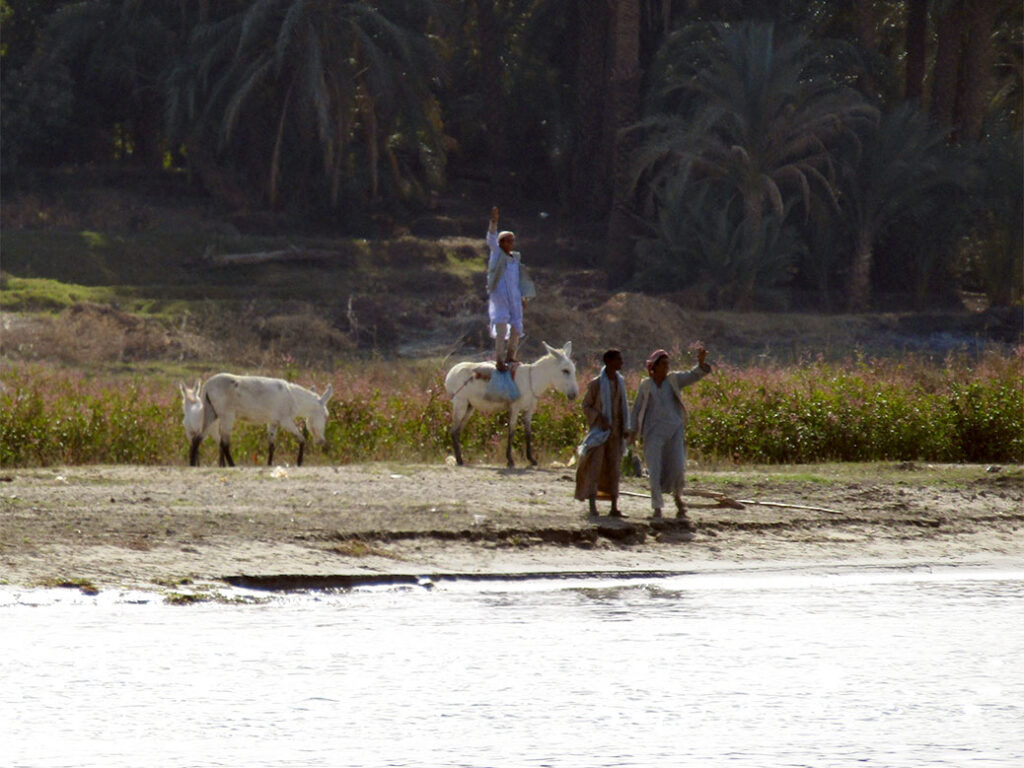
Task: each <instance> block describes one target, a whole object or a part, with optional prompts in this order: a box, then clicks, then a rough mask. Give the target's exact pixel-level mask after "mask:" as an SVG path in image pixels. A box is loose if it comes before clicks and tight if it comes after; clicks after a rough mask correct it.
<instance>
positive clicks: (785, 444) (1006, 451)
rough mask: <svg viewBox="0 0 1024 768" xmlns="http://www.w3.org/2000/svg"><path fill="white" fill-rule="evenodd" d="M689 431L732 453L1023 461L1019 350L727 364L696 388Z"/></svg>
mask: <svg viewBox="0 0 1024 768" xmlns="http://www.w3.org/2000/svg"><path fill="white" fill-rule="evenodd" d="M690 391H691V392H693V393H694V394H693V398H692V399H691V401H690V404H691V406H692V411H693V412H694V418H693V423H692V425H691V429H690V433H689V436H688V440H689V442H690V444H691V445H692V446H694V447H695V448H696V449H697V450H698V452H700V453H701V454H703V455H709V456H717V457H721V458H731V459H733V460H736V461H747V462H763V463H804V462H816V461H884V460H914V459H917V460H926V461H945V462H963V461H1005V462H1018V463H1019V462H1022V461H1024V388H1022V379H1021V359H1020V357H1019V356H1017V357H1009V358H1005V357H999V356H994V355H993V356H987V357H985V358H983V359H982V360H980V361H977V362H975V363H973V364H970V365H968V364H967V363H964V362H958V361H956V360H954V359H952V358H950V359H947V360H946V361H945V364H944V365H943V366H941V367H937V366H934V365H932V364H928V363H924V362H922V361H918V360H909V361H905V362H903V363H892V362H883V361H864V360H859V361H852V362H847V363H844V364H841V365H835V364H825V363H822V362H816V363H809V364H805V365H801V366H795V367H790V368H758V367H754V368H748V369H733V368H729V367H724V368H722V369H720V370H719V371H717V372H716V375H714V376H711V377H708V378H707V379H705V380H704V381H703V382H702V383H701V384H700V385H698V386H697V387H696V388H695V389H693V390H690Z"/></svg>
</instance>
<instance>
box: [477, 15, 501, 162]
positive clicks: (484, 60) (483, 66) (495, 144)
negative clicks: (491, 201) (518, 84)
mask: <svg viewBox="0 0 1024 768" xmlns="http://www.w3.org/2000/svg"><path fill="white" fill-rule="evenodd" d="M494 5H495V0H476V25H477V30H478V34H479V36H480V99H481V102H482V103H483V107H484V124H485V126H486V128H487V142H488V147H487V150H488V155H489V158H488V159H489V161H490V165H491V167H498V168H500V167H503V166H505V165H507V161H508V137H507V135H506V133H505V98H504V96H505V88H504V77H503V73H502V68H501V34H500V30H499V29H498V23H497V19H496V18H495V16H494Z"/></svg>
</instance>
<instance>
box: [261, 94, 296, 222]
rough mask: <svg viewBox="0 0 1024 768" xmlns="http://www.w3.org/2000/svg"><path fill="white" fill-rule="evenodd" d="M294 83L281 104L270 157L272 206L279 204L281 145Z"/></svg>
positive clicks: (269, 189)
mask: <svg viewBox="0 0 1024 768" xmlns="http://www.w3.org/2000/svg"><path fill="white" fill-rule="evenodd" d="M294 86H295V84H294V83H292V84H291V85H289V86H288V91H287V92H286V93H285V95H284V104H282V105H281V117H280V118H279V119H278V121H277V136H276V137H275V138H274V152H273V154H272V155H271V157H270V176H269V178H268V179H267V200H268V202H269V203H270V207H271V208H275V207H276V206H277V182H278V179H279V178H280V177H281V145H282V144H283V143H284V124H285V118H287V117H288V105H289V104H291V101H292V88H293V87H294Z"/></svg>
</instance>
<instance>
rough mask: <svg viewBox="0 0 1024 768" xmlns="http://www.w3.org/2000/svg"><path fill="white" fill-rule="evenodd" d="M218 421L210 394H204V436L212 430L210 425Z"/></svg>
mask: <svg viewBox="0 0 1024 768" xmlns="http://www.w3.org/2000/svg"><path fill="white" fill-rule="evenodd" d="M216 420H217V411H216V409H215V408H214V407H213V402H212V401H211V400H210V393H209V392H203V434H204V435H205V434H206V433H207V431H208V430H209V429H210V425H211V424H213V422H215V421H216Z"/></svg>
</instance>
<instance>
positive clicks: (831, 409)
mask: <svg viewBox="0 0 1024 768" xmlns="http://www.w3.org/2000/svg"><path fill="white" fill-rule="evenodd" d="M1021 373H1022V361H1021V359H1020V358H1019V357H999V356H996V355H989V356H987V357H985V358H984V359H982V360H981V361H980V362H976V363H971V364H969V363H967V362H962V361H954V360H949V361H946V363H945V364H944V365H943V366H941V367H939V366H935V365H933V364H930V363H926V362H924V361H914V360H905V361H903V362H902V363H894V362H886V361H875V362H870V361H858V362H853V363H847V364H844V365H835V364H827V363H815V364H811V365H805V366H790V367H784V368H750V369H730V368H721V369H718V370H717V371H716V373H715V375H713V376H711V377H709V378H708V379H705V380H704V381H703V382H701V383H700V384H699V385H697V386H696V387H694V388H692V389H690V390H687V393H686V394H687V397H686V401H687V405H688V407H689V409H690V413H691V422H690V427H689V431H688V445H689V449H690V454H691V456H692V457H694V458H697V459H699V460H702V461H722V460H725V461H731V462H757V463H766V464H774V463H814V462H819V461H856V462H867V461H936V462H1009V463H1024V385H1022V381H1024V378H1022V375H1021ZM320 378H321V380H324V381H326V380H330V381H331V382H332V383H333V385H334V388H335V392H336V396H335V398H334V399H333V400H332V401H331V405H330V411H331V419H330V422H329V423H328V428H327V443H326V446H325V447H324V448H323V449H319V448H317V449H313V450H312V451H310V452H309V453H307V455H308V457H309V459H308V460H309V461H310V462H311V463H318V464H329V463H342V464H344V463H351V462H362V461H375V460H387V461H427V462H431V461H441V460H442V459H443V458H444V457H445V456H446V455H447V454H448V451H449V438H448V424H449V419H450V407H449V404H448V398H447V396H446V394H445V392H444V388H443V384H442V383H441V379H442V378H443V375H442V372H441V371H440V370H439V369H437V368H435V367H432V366H427V365H423V364H405V365H401V364H393V363H392V364H387V365H385V364H383V363H380V364H368V365H365V366H361V367H360V366H356V365H354V364H352V365H349V366H347V367H343V368H341V369H339V370H337V371H335V372H334V373H333V374H330V375H329V374H326V373H325V374H321V375H320ZM628 383H629V385H630V388H631V390H634V391H635V388H636V385H637V383H638V382H637V379H636V376H635V375H634V376H633V377H632V378H630V379H629V380H628ZM0 385H2V386H0V465H2V466H4V467H31V466H49V465H60V464H90V463H133V464H183V463H185V461H186V454H187V449H186V445H185V439H184V432H183V430H182V427H181V415H182V414H181V403H180V397H179V395H178V392H177V388H176V386H175V384H174V381H173V380H171V379H169V378H165V377H160V376H155V375H151V376H148V377H146V378H145V379H144V380H143V379H140V378H139V377H137V376H134V375H116V374H110V375H106V376H91V377H87V376H84V375H83V374H82V373H79V372H70V371H68V370H66V369H62V368H56V367H49V366H43V365H20V364H18V365H9V366H6V367H5V369H4V370H3V372H2V373H0ZM505 424H506V418H505V416H504V415H503V414H498V415H495V416H491V417H484V416H481V415H479V414H478V415H476V416H474V417H473V420H472V421H471V422H470V424H469V426H468V428H467V430H466V432H465V433H464V435H463V445H464V450H465V452H466V455H467V456H468V457H469V458H470V460H472V461H486V462H492V463H501V462H502V454H503V447H504V440H505V435H506V431H505ZM584 431H585V430H584V422H583V417H582V414H581V412H580V409H579V406H578V405H577V404H574V403H569V402H567V401H565V400H564V399H562V398H556V397H551V398H548V399H546V400H545V401H544V404H543V405H542V407H541V408H540V409H539V411H538V412H537V414H536V416H535V417H534V422H533V432H534V446H535V450H536V451H537V452H538V454H539V456H540V457H541V458H542V459H543V460H546V461H551V460H560V461H566V460H567V459H569V457H570V456H571V455H572V451H573V449H574V447H575V445H576V444H577V443H578V442H579V440H580V438H581V437H582V435H583V433H584ZM265 441H266V437H265V431H264V429H263V427H262V426H240V427H239V428H238V429H236V432H235V434H234V435H233V440H232V448H233V452H234V455H235V457H236V460H237V461H239V463H250V462H251V463H254V464H262V463H263V462H264V460H265V458H264V457H265V456H266V443H265ZM521 441H522V430H518V431H517V434H516V439H515V445H516V446H517V448H518V449H519V450H521V448H522V447H521ZM292 448H293V445H292V444H291V438H290V437H288V436H283V437H282V438H281V445H280V446H279V448H278V454H277V455H278V460H279V461H288V460H293V458H292V457H293V456H294V454H293V453H292V452H291V451H292ZM214 456H215V452H214V450H213V447H212V445H210V444H209V443H207V445H206V447H205V449H204V456H203V458H204V459H205V461H206V463H207V464H209V463H210V462H211V461H213V459H214Z"/></svg>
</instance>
